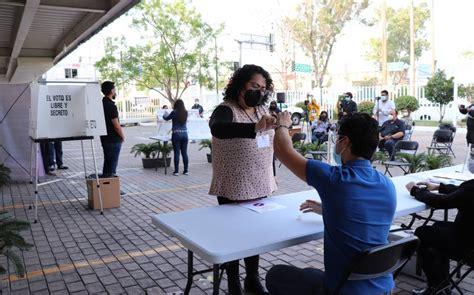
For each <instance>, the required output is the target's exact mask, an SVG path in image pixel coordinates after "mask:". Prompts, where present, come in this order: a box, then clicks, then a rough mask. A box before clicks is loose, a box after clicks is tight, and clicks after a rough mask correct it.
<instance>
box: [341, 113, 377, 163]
mask: <svg viewBox="0 0 474 295" xmlns="http://www.w3.org/2000/svg"><path fill="white" fill-rule="evenodd" d="M338 135H340V136H347V137H348V138H349V140H350V141H351V143H352V154H354V155H355V156H357V157H363V158H365V159H367V160H370V159H371V158H372V155H373V153H374V152H375V150H376V149H377V145H378V143H379V124H378V123H377V120H375V119H374V118H372V117H371V116H369V115H368V114H366V113H352V114H347V115H345V116H344V117H342V119H341V121H340V125H339V131H338Z"/></svg>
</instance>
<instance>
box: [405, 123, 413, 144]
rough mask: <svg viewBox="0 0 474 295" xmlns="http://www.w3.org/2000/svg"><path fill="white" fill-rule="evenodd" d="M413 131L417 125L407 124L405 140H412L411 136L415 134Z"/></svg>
mask: <svg viewBox="0 0 474 295" xmlns="http://www.w3.org/2000/svg"><path fill="white" fill-rule="evenodd" d="M413 131H415V126H412V125H408V124H406V125H405V135H403V140H411V136H412V135H413Z"/></svg>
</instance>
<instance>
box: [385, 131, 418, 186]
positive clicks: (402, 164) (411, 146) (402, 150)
mask: <svg viewBox="0 0 474 295" xmlns="http://www.w3.org/2000/svg"><path fill="white" fill-rule="evenodd" d="M417 151H418V142H416V141H408V140H400V141H398V142H397V143H396V144H395V151H394V153H395V160H393V161H383V162H382V164H383V165H384V166H385V172H384V175H386V174H387V173H388V175H390V177H392V173H390V170H389V169H390V168H392V167H398V168H400V169H402V171H403V173H404V174H408V173H409V168H410V163H408V162H407V161H405V160H404V159H403V158H401V157H400V154H412V155H415V154H416V152H417Z"/></svg>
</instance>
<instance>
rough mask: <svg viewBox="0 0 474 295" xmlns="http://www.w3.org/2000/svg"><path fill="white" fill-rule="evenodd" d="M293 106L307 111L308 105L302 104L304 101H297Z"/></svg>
mask: <svg viewBox="0 0 474 295" xmlns="http://www.w3.org/2000/svg"><path fill="white" fill-rule="evenodd" d="M295 107H297V108H300V109H302V110H303V111H307V110H308V107H307V106H305V105H304V101H300V102H297V103H296V104H295Z"/></svg>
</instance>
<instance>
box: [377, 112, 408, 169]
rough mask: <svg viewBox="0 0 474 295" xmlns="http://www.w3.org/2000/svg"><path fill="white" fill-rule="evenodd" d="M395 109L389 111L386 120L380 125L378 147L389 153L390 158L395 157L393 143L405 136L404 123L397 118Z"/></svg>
mask: <svg viewBox="0 0 474 295" xmlns="http://www.w3.org/2000/svg"><path fill="white" fill-rule="evenodd" d="M397 115H398V112H397V111H396V110H392V111H390V115H389V116H388V120H387V121H385V122H384V123H383V124H382V127H380V137H381V139H380V142H379V148H384V149H385V150H386V151H387V152H388V154H389V155H390V159H391V160H393V159H394V157H395V144H396V143H397V141H399V140H401V139H403V136H405V123H404V122H403V121H402V120H400V119H398V117H397Z"/></svg>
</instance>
